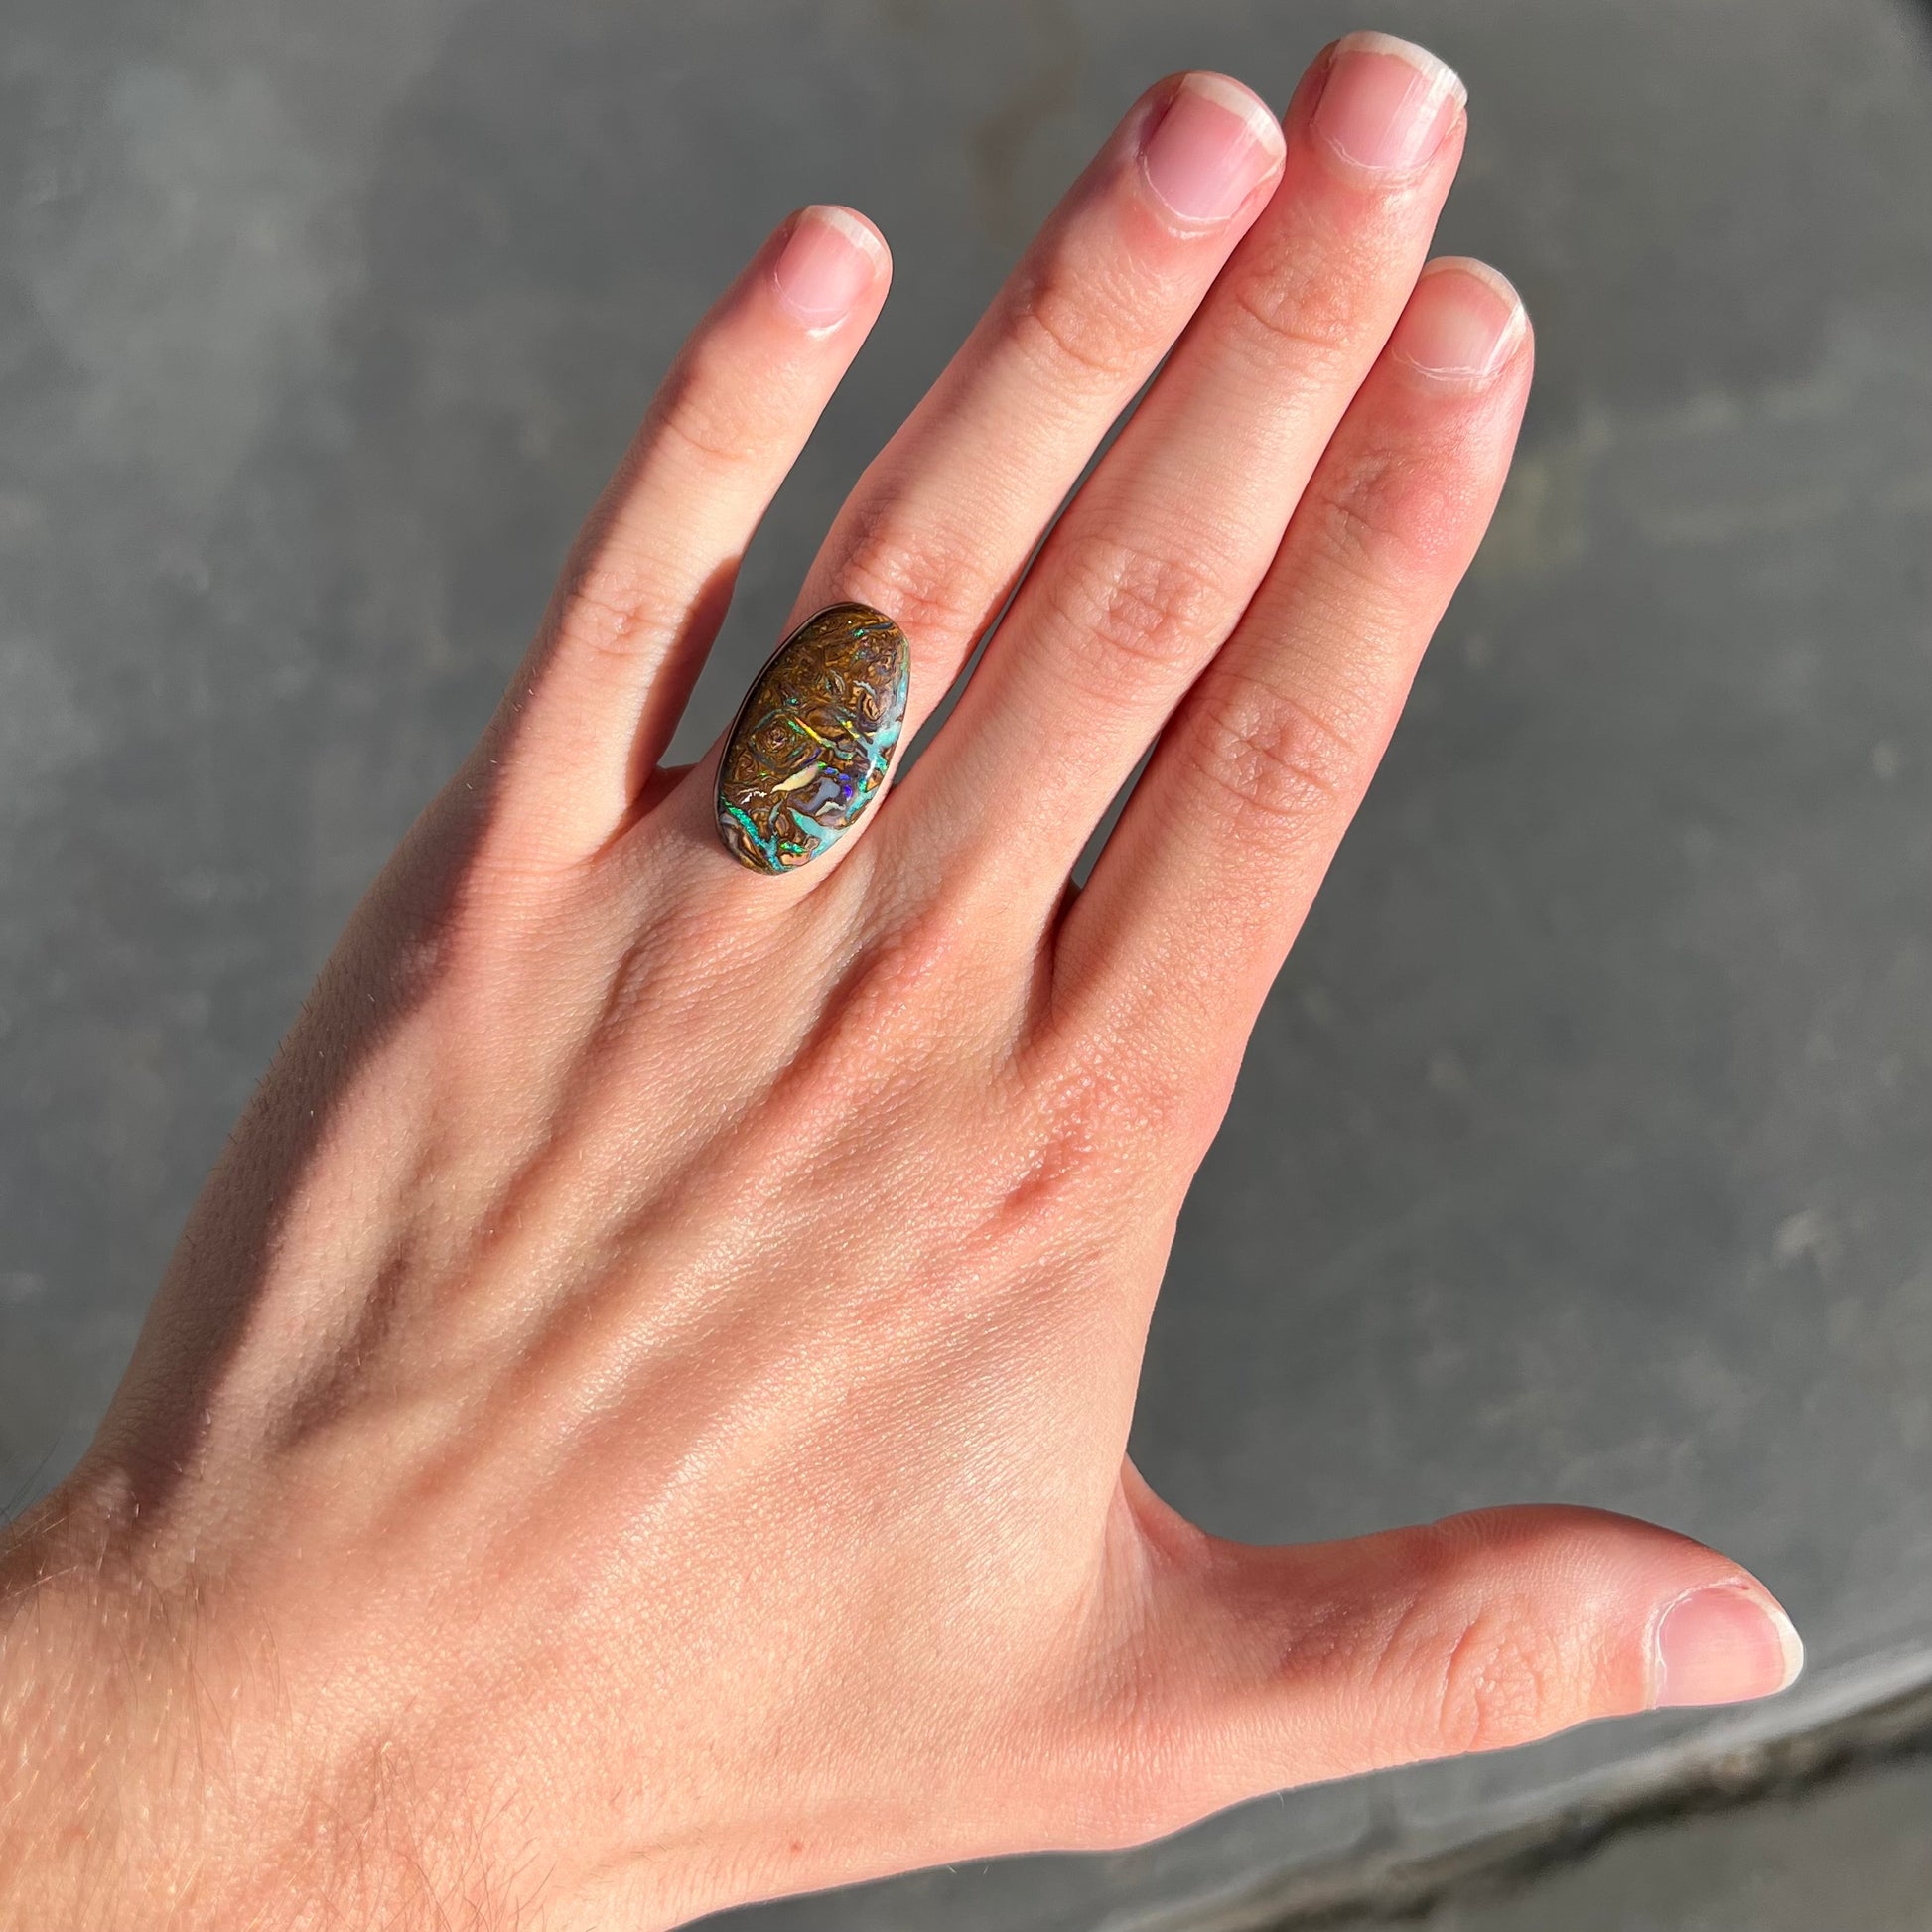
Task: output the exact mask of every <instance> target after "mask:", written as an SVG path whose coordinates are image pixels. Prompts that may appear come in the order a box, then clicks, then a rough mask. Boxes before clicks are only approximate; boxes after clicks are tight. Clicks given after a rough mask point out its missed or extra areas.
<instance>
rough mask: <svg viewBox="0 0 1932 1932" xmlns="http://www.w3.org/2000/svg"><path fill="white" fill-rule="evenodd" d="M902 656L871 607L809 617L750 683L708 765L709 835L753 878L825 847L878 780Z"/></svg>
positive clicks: (897, 711) (903, 648)
mask: <svg viewBox="0 0 1932 1932" xmlns="http://www.w3.org/2000/svg"><path fill="white" fill-rule="evenodd" d="M911 678H912V652H911V648H910V646H909V645H908V644H907V643H906V641H905V633H904V632H903V631H901V630H900V629H899V627H898V625H897V624H896V623H895V622H894V621H892V619H891V618H889V617H887V616H886V614H885V613H884V612H883V611H875V610H874V609H873V608H872V607H871V606H870V605H869V604H834V605H831V606H829V607H828V608H827V609H825V610H823V611H820V612H819V613H817V615H816V616H814V617H810V618H807V619H806V620H805V621H804V622H803V623H801V624H800V625H799V626H798V628H797V629H796V630H794V631H793V632H792V633H791V635H790V636H789V637H787V638H786V639H785V640H784V642H783V643H782V644H780V645H779V646H778V648H777V649H776V650H775V651H774V652H773V653H772V655H771V659H770V661H769V662H768V663H767V664H766V665H765V667H764V669H763V670H761V671H760V672H759V675H758V681H757V682H756V683H755V684H754V685H753V686H752V689H751V691H750V693H749V694H748V695H747V697H746V699H745V702H744V704H743V705H742V706H741V707H740V708H739V713H738V717H737V718H736V719H735V720H734V721H733V724H732V728H731V736H730V737H729V738H727V739H726V741H725V751H724V756H723V757H722V758H721V759H719V761H718V835H719V837H720V838H722V839H723V840H724V842H725V850H726V851H727V852H729V853H730V854H731V855H732V857H733V858H734V859H736V860H737V861H738V862H739V863H740V864H741V865H745V866H749V867H751V869H752V870H753V871H754V872H790V871H792V870H793V869H794V868H796V867H798V866H802V865H805V864H807V863H809V862H810V861H811V860H813V859H815V858H817V857H818V855H819V854H820V853H821V852H823V851H825V850H826V848H827V847H828V846H831V845H833V844H835V843H836V842H837V840H838V838H839V837H840V835H841V834H842V833H843V832H844V831H845V830H846V828H847V827H848V826H850V825H851V823H852V821H853V820H854V819H855V818H857V817H858V816H859V814H860V813H861V812H862V811H864V810H865V808H866V805H867V803H868V801H869V800H870V799H871V798H872V796H873V794H874V793H875V792H877V791H878V789H879V787H880V786H881V785H882V784H884V783H885V781H886V771H887V768H888V767H889V766H890V765H891V763H892V761H893V747H894V746H895V745H897V743H898V734H899V727H900V725H901V724H903V722H904V719H905V694H906V690H907V688H908V687H909V685H910V683H911Z"/></svg>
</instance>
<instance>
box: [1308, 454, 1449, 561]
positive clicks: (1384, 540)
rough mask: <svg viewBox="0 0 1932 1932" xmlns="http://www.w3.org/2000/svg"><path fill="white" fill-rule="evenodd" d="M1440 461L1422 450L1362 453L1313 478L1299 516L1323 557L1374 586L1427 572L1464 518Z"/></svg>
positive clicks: (1439, 456)
mask: <svg viewBox="0 0 1932 1932" xmlns="http://www.w3.org/2000/svg"><path fill="white" fill-rule="evenodd" d="M1454 479H1455V469H1454V465H1453V463H1452V462H1451V461H1450V460H1449V459H1448V458H1447V457H1446V456H1444V455H1442V454H1440V453H1438V452H1434V451H1431V450H1427V449H1411V450H1394V449H1378V450H1373V451H1367V452H1363V453H1361V454H1359V455H1357V456H1355V457H1354V458H1353V459H1352V460H1350V461H1349V462H1348V463H1347V464H1345V465H1344V466H1342V467H1341V469H1340V471H1339V473H1338V474H1336V475H1333V476H1329V477H1324V478H1320V479H1318V480H1317V482H1316V483H1315V484H1314V486H1313V488H1312V489H1311V491H1310V493H1309V497H1308V499H1307V503H1306V513H1307V515H1308V516H1309V518H1310V519H1311V521H1312V522H1313V524H1314V526H1315V527H1316V529H1317V530H1318V532H1319V534H1320V538H1321V547H1322V550H1323V552H1324V554H1325V555H1326V556H1328V557H1329V558H1330V559H1332V560H1333V561H1334V562H1335V563H1336V564H1338V565H1339V566H1340V567H1341V568H1342V569H1344V570H1346V571H1348V572H1349V573H1350V574H1351V575H1353V576H1355V577H1358V578H1360V579H1362V580H1364V581H1366V582H1367V583H1369V584H1371V585H1373V586H1375V587H1377V588H1387V587H1391V586H1399V585H1401V584H1402V583H1404V582H1406V581H1408V580H1410V579H1412V578H1414V577H1417V576H1419V575H1423V574H1425V573H1427V572H1428V571H1429V570H1431V569H1432V568H1433V566H1434V565H1435V564H1436V562H1437V561H1438V560H1439V559H1440V558H1441V557H1442V556H1444V555H1445V553H1447V552H1448V551H1449V550H1450V549H1451V548H1452V547H1453V546H1454V544H1455V542H1456V540H1457V537H1458V535H1459V533H1460V531H1461V530H1462V529H1463V527H1464V526H1465V524H1466V522H1467V520H1468V505H1467V502H1466V499H1465V495H1464V492H1463V491H1461V490H1460V489H1458V488H1457V487H1456V486H1455V481H1454Z"/></svg>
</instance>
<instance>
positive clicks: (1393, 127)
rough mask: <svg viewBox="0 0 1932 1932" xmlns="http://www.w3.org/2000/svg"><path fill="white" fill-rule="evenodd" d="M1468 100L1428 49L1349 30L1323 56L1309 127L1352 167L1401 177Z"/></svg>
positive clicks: (1437, 141)
mask: <svg viewBox="0 0 1932 1932" xmlns="http://www.w3.org/2000/svg"><path fill="white" fill-rule="evenodd" d="M1467 99H1468V91H1467V89H1465V88H1464V87H1463V85H1462V82H1461V81H1460V80H1458V79H1457V78H1456V76H1455V71H1454V69H1452V68H1449V67H1448V66H1447V65H1445V63H1443V62H1441V61H1439V60H1438V59H1437V58H1436V57H1435V55H1433V54H1432V53H1430V52H1429V50H1428V49H1427V48H1425V47H1418V46H1417V45H1416V44H1415V42H1413V41H1404V40H1397V39H1396V37H1395V36H1394V35H1393V34H1347V35H1344V36H1343V37H1342V38H1341V39H1340V40H1338V41H1337V42H1336V43H1335V46H1334V52H1333V53H1332V54H1331V55H1330V56H1329V61H1328V78H1327V80H1326V82H1325V83H1324V85H1323V86H1322V89H1321V98H1320V100H1319V101H1317V102H1316V103H1315V109H1314V116H1313V120H1312V123H1311V125H1312V126H1313V128H1314V131H1315V132H1316V133H1317V134H1319V135H1320V136H1321V137H1322V139H1323V140H1325V141H1327V142H1328V144H1329V145H1330V146H1331V147H1333V148H1334V149H1335V150H1336V152H1337V153H1339V154H1340V155H1341V156H1342V157H1343V158H1344V159H1345V160H1348V161H1352V162H1354V163H1355V165H1356V166H1357V167H1359V168H1371V169H1374V170H1375V171H1376V172H1377V173H1378V174H1399V173H1402V172H1403V171H1405V170H1407V169H1411V168H1419V167H1421V166H1422V164H1423V163H1424V162H1425V161H1427V160H1428V159H1429V157H1430V156H1431V155H1433V154H1434V153H1435V152H1436V150H1437V149H1438V148H1439V147H1441V146H1442V144H1443V137H1444V136H1445V135H1446V134H1447V133H1448V132H1449V128H1450V127H1451V126H1452V125H1453V123H1454V121H1455V117H1456V115H1457V114H1459V113H1460V112H1461V111H1462V107H1463V104H1464V102H1465V101H1467Z"/></svg>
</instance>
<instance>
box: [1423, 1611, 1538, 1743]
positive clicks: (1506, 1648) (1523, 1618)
mask: <svg viewBox="0 0 1932 1932" xmlns="http://www.w3.org/2000/svg"><path fill="white" fill-rule="evenodd" d="M1556 1648H1557V1647H1556V1646H1555V1645H1554V1644H1553V1643H1552V1641H1551V1640H1550V1639H1549V1638H1548V1637H1547V1636H1546V1635H1545V1634H1544V1633H1543V1632H1542V1631H1541V1630H1539V1628H1538V1627H1537V1625H1536V1624H1535V1622H1534V1621H1532V1620H1531V1619H1530V1618H1529V1617H1528V1616H1527V1615H1526V1614H1525V1613H1524V1612H1523V1611H1522V1610H1521V1609H1520V1608H1519V1607H1517V1606H1515V1605H1511V1604H1508V1603H1503V1604H1485V1605H1482V1606H1480V1607H1478V1608H1476V1609H1474V1610H1472V1611H1470V1612H1469V1613H1467V1614H1466V1615H1465V1616H1464V1617H1463V1618H1461V1619H1460V1620H1459V1622H1458V1624H1457V1625H1456V1626H1455V1627H1453V1628H1452V1631H1451V1633H1450V1635H1449V1641H1448V1642H1447V1644H1446V1645H1444V1646H1443V1647H1442V1649H1441V1652H1440V1659H1441V1661H1440V1668H1439V1670H1438V1671H1437V1674H1436V1678H1435V1683H1434V1686H1433V1696H1432V1697H1431V1698H1430V1699H1428V1700H1426V1701H1424V1703H1423V1705H1422V1710H1423V1712H1424V1714H1425V1722H1426V1731H1425V1734H1424V1737H1423V1739H1422V1742H1423V1745H1424V1747H1425V1748H1426V1749H1427V1750H1429V1751H1430V1752H1432V1753H1435V1752H1439V1751H1440V1752H1444V1753H1460V1752H1467V1751H1488V1750H1501V1749H1503V1748H1505V1747H1507V1746H1508V1745H1511V1744H1523V1743H1527V1742H1529V1741H1530V1739H1532V1738H1535V1737H1541V1736H1544V1735H1545V1734H1546V1733H1547V1732H1549V1731H1550V1730H1553V1729H1555V1728H1557V1727H1558V1725H1559V1724H1560V1723H1561V1721H1562V1720H1561V1717H1560V1712H1561V1710H1562V1706H1563V1700H1562V1699H1561V1697H1560V1694H1559V1692H1558V1689H1557V1687H1558V1685H1559V1684H1560V1682H1561V1681H1562V1677H1563V1674H1564V1673H1563V1668H1562V1661H1561V1659H1560V1658H1559V1657H1558V1656H1557V1655H1556Z"/></svg>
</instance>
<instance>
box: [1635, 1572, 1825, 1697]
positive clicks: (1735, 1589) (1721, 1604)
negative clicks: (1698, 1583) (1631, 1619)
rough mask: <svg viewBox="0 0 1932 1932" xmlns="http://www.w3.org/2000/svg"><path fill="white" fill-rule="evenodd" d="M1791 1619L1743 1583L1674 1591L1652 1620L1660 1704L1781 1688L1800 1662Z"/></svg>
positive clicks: (1802, 1652) (1759, 1693) (1802, 1650)
mask: <svg viewBox="0 0 1932 1932" xmlns="http://www.w3.org/2000/svg"><path fill="white" fill-rule="evenodd" d="M1804 1661H1805V1647H1804V1644H1803V1643H1802V1642H1801V1641H1800V1639H1799V1636H1798V1633H1797V1631H1796V1630H1794V1629H1793V1628H1792V1627H1791V1619H1790V1618H1789V1617H1787V1616H1786V1615H1785V1614H1784V1612H1783V1611H1782V1610H1781V1609H1779V1608H1777V1606H1776V1605H1775V1604H1770V1603H1766V1602H1765V1601H1764V1600H1763V1599H1762V1598H1761V1597H1759V1596H1757V1595H1756V1594H1755V1593H1753V1592H1752V1591H1751V1590H1748V1589H1746V1588H1745V1587H1743V1586H1742V1585H1741V1584H1717V1585H1714V1586H1712V1587H1708V1588H1705V1589H1694V1590H1692V1591H1691V1592H1690V1593H1689V1594H1688V1595H1685V1596H1680V1597H1679V1598H1678V1599H1677V1601H1676V1602H1675V1603H1673V1604H1672V1605H1671V1606H1670V1608H1669V1609H1667V1610H1666V1611H1665V1612H1664V1615H1663V1618H1662V1620H1661V1621H1660V1622H1659V1623H1658V1625H1657V1657H1656V1668H1657V1696H1656V1699H1655V1703H1656V1704H1657V1705H1658V1706H1659V1707H1660V1708H1662V1707H1664V1706H1669V1705H1683V1704H1735V1703H1737V1702H1739V1701H1740V1700H1742V1699H1744V1698H1761V1697H1769V1696H1770V1695H1771V1693H1772V1692H1774V1691H1781V1690H1783V1689H1784V1687H1785V1686H1786V1685H1787V1684H1789V1683H1790V1682H1791V1681H1792V1680H1793V1679H1794V1678H1795V1677H1796V1676H1797V1675H1798V1672H1799V1671H1800V1670H1801V1669H1802V1668H1803V1666H1804Z"/></svg>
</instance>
